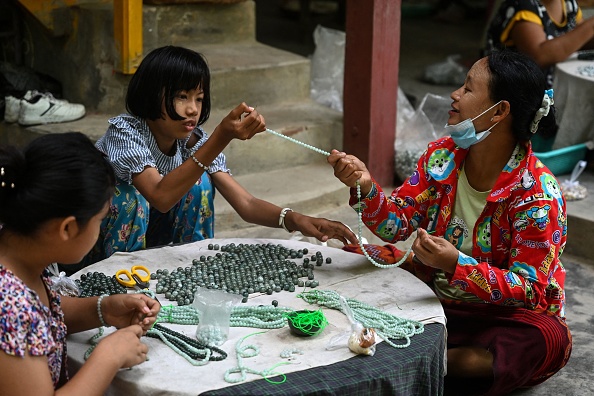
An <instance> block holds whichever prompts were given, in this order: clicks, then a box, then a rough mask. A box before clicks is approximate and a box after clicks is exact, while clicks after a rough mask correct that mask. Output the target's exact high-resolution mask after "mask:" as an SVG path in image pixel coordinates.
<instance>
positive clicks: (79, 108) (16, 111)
mask: <svg viewBox="0 0 594 396" xmlns="http://www.w3.org/2000/svg"><path fill="white" fill-rule="evenodd" d="M5 102H6V104H5V110H4V120H5V121H6V122H15V121H18V123H19V124H20V125H23V126H30V125H37V124H52V123H58V122H68V121H74V120H78V119H79V118H82V117H84V115H85V106H84V105H82V104H77V103H69V102H68V101H67V100H62V99H56V98H54V96H53V95H52V94H51V93H49V92H45V93H41V92H37V91H28V92H27V93H26V94H25V96H24V97H23V99H20V100H19V99H17V98H14V97H12V96H7V97H6V98H5Z"/></svg>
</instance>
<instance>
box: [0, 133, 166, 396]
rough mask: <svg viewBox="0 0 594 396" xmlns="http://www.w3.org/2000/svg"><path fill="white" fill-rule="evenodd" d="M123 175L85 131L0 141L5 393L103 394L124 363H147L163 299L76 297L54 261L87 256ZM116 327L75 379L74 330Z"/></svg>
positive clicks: (0, 323)
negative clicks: (57, 282)
mask: <svg viewBox="0 0 594 396" xmlns="http://www.w3.org/2000/svg"><path fill="white" fill-rule="evenodd" d="M114 184H115V178H114V175H113V171H112V169H111V167H110V165H109V163H108V162H107V161H106V160H105V158H104V157H103V155H102V154H101V152H100V151H99V150H97V149H96V148H95V147H94V146H93V143H91V141H90V140H89V139H88V138H87V137H86V136H84V135H82V134H80V133H65V134H50V135H44V136H42V137H40V138H38V139H36V140H34V141H33V142H31V143H30V144H29V145H28V146H27V147H26V148H24V149H23V150H22V151H21V150H18V149H16V148H14V147H10V146H9V147H0V306H1V307H2V319H1V320H0V349H1V350H2V352H0V384H2V386H0V395H21V396H22V395H47V394H60V395H66V394H72V395H86V396H89V395H102V394H103V393H104V392H105V390H106V389H107V387H108V385H109V384H110V382H111V381H112V379H113V378H114V376H115V375H116V373H117V372H118V370H119V369H121V368H127V367H132V366H135V365H137V364H140V363H142V362H144V361H146V356H147V351H148V347H147V346H146V345H145V344H144V343H142V342H141V341H140V337H141V336H142V335H143V334H145V333H146V332H147V330H149V329H150V327H151V326H152V325H153V323H154V322H155V319H156V317H157V313H158V312H159V309H160V305H159V303H158V302H157V301H155V300H153V299H151V298H149V297H147V296H145V295H143V294H117V295H111V296H105V297H89V298H78V297H67V296H60V295H58V294H57V292H56V291H55V290H52V284H53V282H52V279H51V278H50V274H49V271H48V270H47V267H48V266H49V265H50V264H52V263H55V262H60V263H63V264H68V263H78V262H79V261H80V260H81V259H82V258H83V256H84V255H85V254H87V252H88V251H89V250H90V249H91V247H92V246H93V245H94V244H95V241H96V240H97V235H98V234H99V225H100V224H101V221H102V220H103V218H104V217H105V215H106V214H107V210H108V208H109V200H110V199H111V196H112V194H113V190H114ZM102 325H111V326H115V327H117V328H118V329H119V330H117V331H115V332H114V333H112V334H110V335H108V336H107V337H105V338H104V339H102V340H101V342H99V344H98V345H97V347H96V348H95V349H94V350H93V353H92V354H91V355H90V357H89V359H88V360H87V361H86V362H85V364H84V365H83V366H82V368H81V369H80V370H79V371H78V372H77V373H76V375H74V376H73V377H72V378H71V379H69V377H68V368H67V365H66V363H67V353H66V335H67V334H70V333H75V332H79V331H84V330H89V329H93V328H97V327H100V326H102Z"/></svg>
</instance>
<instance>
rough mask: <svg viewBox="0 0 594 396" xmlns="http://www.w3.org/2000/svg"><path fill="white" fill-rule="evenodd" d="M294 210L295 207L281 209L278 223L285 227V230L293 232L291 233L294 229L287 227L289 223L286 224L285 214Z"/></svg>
mask: <svg viewBox="0 0 594 396" xmlns="http://www.w3.org/2000/svg"><path fill="white" fill-rule="evenodd" d="M292 211H293V209H291V208H284V209H283V210H281V212H280V216H279V218H278V225H279V226H281V227H283V228H284V229H285V231H287V232H291V233H292V232H294V231H291V230H289V229H288V228H287V225H286V224H285V216H287V213H288V212H292Z"/></svg>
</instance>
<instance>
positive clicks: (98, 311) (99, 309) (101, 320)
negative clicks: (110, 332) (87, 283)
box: [97, 294, 109, 327]
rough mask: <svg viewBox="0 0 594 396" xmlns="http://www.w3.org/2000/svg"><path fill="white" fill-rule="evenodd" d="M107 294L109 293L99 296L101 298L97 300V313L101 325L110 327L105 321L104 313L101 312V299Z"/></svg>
mask: <svg viewBox="0 0 594 396" xmlns="http://www.w3.org/2000/svg"><path fill="white" fill-rule="evenodd" d="M107 296H108V294H102V295H100V296H99V299H98V300H97V315H99V321H100V322H101V326H104V327H109V325H108V324H107V323H106V322H105V319H103V314H102V313H101V301H102V300H103V298H104V297H107Z"/></svg>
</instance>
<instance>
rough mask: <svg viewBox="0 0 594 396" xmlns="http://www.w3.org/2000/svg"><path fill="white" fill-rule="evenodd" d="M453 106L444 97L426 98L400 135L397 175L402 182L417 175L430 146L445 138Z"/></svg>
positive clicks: (397, 134)
mask: <svg viewBox="0 0 594 396" xmlns="http://www.w3.org/2000/svg"><path fill="white" fill-rule="evenodd" d="M451 103H452V101H451V100H450V99H448V98H445V97H443V96H439V95H435V94H431V93H428V94H426V95H425V96H424V97H423V100H422V101H421V104H420V105H419V107H418V108H417V110H416V111H415V112H414V114H413V115H412V117H410V118H409V119H408V120H407V121H406V122H405V123H404V125H403V127H402V129H401V130H399V131H397V133H396V141H395V143H394V150H395V157H394V160H395V173H396V176H398V178H399V179H400V180H402V181H404V180H405V179H406V178H407V177H409V176H410V175H411V174H412V173H413V172H414V170H415V169H416V166H417V162H418V160H419V158H420V157H421V155H422V154H423V152H424V151H425V149H426V148H427V144H429V143H430V142H432V141H434V140H436V139H438V138H440V137H442V136H444V134H445V129H444V126H445V124H446V123H447V121H448V117H449V115H448V111H449V109H450V107H451Z"/></svg>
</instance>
